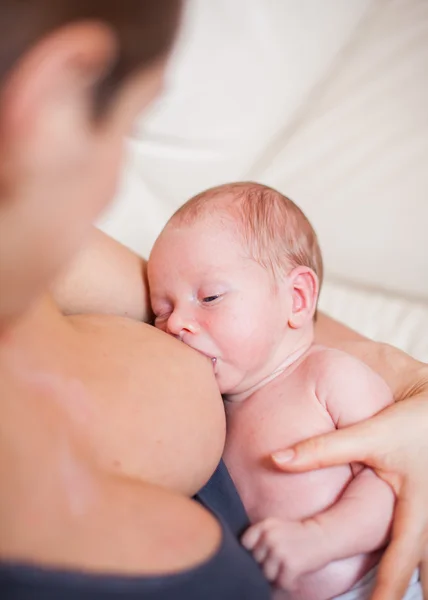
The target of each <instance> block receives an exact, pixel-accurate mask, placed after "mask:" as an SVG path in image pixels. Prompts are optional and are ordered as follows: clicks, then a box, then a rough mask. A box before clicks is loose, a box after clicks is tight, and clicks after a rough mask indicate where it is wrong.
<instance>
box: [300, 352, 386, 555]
mask: <svg viewBox="0 0 428 600" xmlns="http://www.w3.org/2000/svg"><path fill="white" fill-rule="evenodd" d="M323 354H324V356H323V357H322V361H323V365H322V367H323V373H322V375H321V377H320V379H319V384H318V386H317V396H318V398H319V400H320V402H321V403H322V404H323V405H324V406H325V407H326V409H327V410H328V412H329V414H330V415H331V417H332V419H333V421H334V422H335V424H336V427H337V428H338V429H341V428H343V427H347V426H349V425H352V424H353V423H356V422H358V421H362V420H363V419H366V418H368V417H371V416H372V415H374V414H376V413H377V412H379V411H380V410H382V409H383V408H386V407H387V406H388V405H390V404H393V397H392V393H391V390H390V389H389V387H388V386H387V385H386V383H385V382H384V381H383V379H381V378H380V377H379V375H377V374H376V373H375V372H374V371H372V370H371V369H369V368H368V367H367V366H366V365H365V364H363V363H361V362H359V361H358V360H356V359H355V358H353V357H352V356H349V355H346V354H342V353H341V352H339V351H335V350H327V351H325V353H323ZM351 467H352V470H353V472H354V475H355V478H354V479H353V480H352V481H351V483H350V484H349V485H348V486H347V487H346V489H345V491H344V492H343V494H342V496H341V498H340V500H339V501H338V502H336V503H335V504H334V505H333V506H332V507H331V508H329V509H328V510H326V511H324V512H322V513H320V514H318V515H315V516H314V517H313V518H312V519H310V520H309V522H310V523H311V524H312V525H314V526H316V527H318V528H319V530H320V533H321V536H320V540H319V541H320V544H321V545H320V546H319V552H320V553H322V552H325V559H326V563H328V562H331V561H332V560H336V559H341V558H347V557H349V556H354V555H356V554H363V553H366V552H373V551H374V550H377V549H379V548H382V547H383V546H385V544H386V543H387V541H388V534H389V529H390V525H391V521H392V516H393V510H394V502H395V497H394V494H393V491H392V489H391V488H390V487H389V485H388V484H387V483H385V482H384V481H383V480H382V479H380V478H379V477H378V476H377V475H376V474H375V473H374V471H372V470H371V469H368V468H365V467H362V466H360V465H351ZM308 524H309V523H308ZM322 540H324V542H322Z"/></svg>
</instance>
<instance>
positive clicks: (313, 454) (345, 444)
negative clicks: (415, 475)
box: [271, 417, 391, 473]
mask: <svg viewBox="0 0 428 600" xmlns="http://www.w3.org/2000/svg"><path fill="white" fill-rule="evenodd" d="M390 436H391V433H390ZM390 436H389V437H390ZM381 447H382V436H381V434H380V431H379V423H378V417H374V418H372V419H370V420H368V421H362V422H360V423H357V424H356V425H352V426H350V427H345V428H343V429H339V430H336V431H333V432H331V433H326V434H323V435H319V436H317V437H313V438H310V439H307V440H304V441H302V442H299V443H298V444H295V445H294V446H293V447H292V448H288V449H286V450H279V451H276V452H274V453H273V454H272V455H271V457H272V461H273V462H274V464H275V465H276V467H277V468H278V469H280V470H282V471H288V472H294V473H297V472H301V471H308V470H311V469H321V468H324V467H330V466H335V465H342V464H347V463H351V462H364V463H366V464H367V465H369V466H373V465H372V461H371V457H372V456H373V455H374V454H375V455H376V456H379V454H380V451H381ZM381 453H382V454H383V451H382V452H381Z"/></svg>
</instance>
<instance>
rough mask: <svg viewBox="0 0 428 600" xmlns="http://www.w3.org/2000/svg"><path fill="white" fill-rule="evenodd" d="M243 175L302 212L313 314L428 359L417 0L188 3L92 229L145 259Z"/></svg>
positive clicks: (425, 122) (427, 235)
mask: <svg viewBox="0 0 428 600" xmlns="http://www.w3.org/2000/svg"><path fill="white" fill-rule="evenodd" d="M243 179H244V180H247V179H251V180H258V181H261V182H264V183H267V184H270V185H272V186H274V187H276V188H278V189H279V190H281V191H282V192H284V193H285V194H287V195H289V196H291V197H292V198H293V199H294V200H295V201H296V202H297V203H298V204H300V205H301V206H302V208H303V209H304V210H305V212H306V213H307V215H308V216H309V218H310V219H311V220H312V222H313V224H314V226H315V228H316V230H317V231H318V234H319V237H320V240H321V245H322V248H323V253H324V258H325V264H326V282H325V285H324V288H323V291H322V295H321V307H322V308H323V309H324V310H325V311H327V312H329V313H330V314H332V315H333V316H335V317H337V318H339V319H340V320H342V321H344V322H346V323H348V324H350V325H351V326H353V327H354V328H356V329H358V330H359V331H361V332H363V333H365V334H367V335H369V336H371V337H373V338H375V339H379V340H384V341H389V342H391V343H393V344H395V345H397V346H399V347H401V348H403V349H404V350H406V351H408V352H410V353H411V354H413V355H414V356H415V357H418V358H419V359H421V360H424V361H427V362H428V2H427V1H426V0H215V1H214V2H213V1H212V0H189V2H188V5H187V10H186V14H185V17H184V22H183V27H182V31H181V35H180V39H179V43H178V45H177V49H176V52H175V55H174V57H173V60H172V63H171V66H170V70H169V75H168V85H167V87H166V90H165V92H164V94H163V96H162V97H161V99H160V100H159V101H158V102H157V103H156V105H155V106H153V107H152V108H151V110H150V112H149V114H145V115H143V116H142V117H141V120H140V123H139V124H138V126H137V127H136V129H135V131H134V133H133V136H132V138H131V139H130V140H129V143H128V161H127V164H126V166H125V169H124V175H123V179H122V184H121V187H120V190H119V192H118V195H117V199H116V202H115V203H114V205H113V206H112V207H111V208H110V209H109V211H108V212H107V213H106V214H105V215H104V217H103V218H102V220H101V222H100V227H101V228H102V229H104V230H105V231H107V232H108V233H110V234H111V235H113V236H114V237H116V238H117V239H119V240H121V241H122V242H123V243H125V244H127V245H128V246H130V247H131V248H133V249H134V250H136V251H137V252H139V253H141V254H143V255H147V254H148V252H149V251H150V247H151V245H152V243H153V240H154V239H155V237H156V235H157V234H158V232H159V231H160V229H161V228H162V226H163V224H164V223H165V221H166V219H167V218H168V217H169V216H170V215H171V213H172V212H173V211H174V210H175V209H176V208H177V207H178V206H179V205H180V204H181V203H182V202H183V201H184V200H186V199H187V198H188V197H190V196H191V195H193V194H194V193H196V192H199V191H201V190H202V189H204V188H207V187H209V186H211V185H214V184H218V183H223V182H225V181H232V180H243Z"/></svg>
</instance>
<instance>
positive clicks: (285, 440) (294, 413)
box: [224, 385, 350, 521]
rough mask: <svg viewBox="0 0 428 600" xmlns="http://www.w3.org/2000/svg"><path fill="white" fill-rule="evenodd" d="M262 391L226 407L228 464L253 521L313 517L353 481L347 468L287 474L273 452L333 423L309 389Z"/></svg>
mask: <svg viewBox="0 0 428 600" xmlns="http://www.w3.org/2000/svg"><path fill="white" fill-rule="evenodd" d="M262 392H263V393H258V395H257V396H254V397H253V398H250V399H248V400H247V401H245V402H243V403H242V405H241V406H237V407H234V406H232V407H228V408H227V413H228V417H227V439H226V447H225V452H224V459H225V461H226V465H227V467H228V469H229V471H230V474H231V476H232V478H233V480H234V482H235V485H236V486H237V489H238V492H239V493H240V495H241V498H242V500H243V502H244V505H245V507H246V509H247V512H248V514H249V517H250V519H251V520H252V521H256V520H259V519H261V518H264V517H266V516H278V517H280V518H289V519H299V518H304V517H305V516H309V515H312V514H315V513H316V512H319V511H320V510H323V509H324V508H325V507H326V506H328V505H330V504H331V503H332V502H333V501H335V500H336V498H337V495H338V493H340V492H341V490H342V489H343V486H344V485H346V483H347V482H348V481H349V477H350V469H349V467H348V466H346V467H336V468H331V469H323V470H319V471H314V472H311V473H304V474H299V475H286V474H284V473H281V472H279V471H277V470H275V468H274V467H273V464H272V461H271V459H270V454H271V453H272V452H274V451H276V450H278V449H281V448H286V447H288V446H291V445H293V444H295V443H296V442H298V441H300V440H303V439H307V438H309V437H312V436H315V435H319V434H321V433H325V432H328V431H332V430H333V429H335V425H334V423H333V421H332V419H331V417H330V415H329V414H328V412H327V410H326V409H325V408H324V407H323V406H322V405H321V404H320V403H319V401H318V399H317V398H316V396H315V393H314V391H313V389H311V388H310V386H304V385H295V386H293V385H288V386H281V387H278V386H276V387H273V388H271V389H269V388H264V389H263V390H262Z"/></svg>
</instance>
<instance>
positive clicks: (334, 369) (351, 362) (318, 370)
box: [301, 344, 371, 378]
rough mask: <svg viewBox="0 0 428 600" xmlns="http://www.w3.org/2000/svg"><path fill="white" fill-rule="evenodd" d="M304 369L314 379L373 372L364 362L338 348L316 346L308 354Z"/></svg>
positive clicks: (303, 365)
mask: <svg viewBox="0 0 428 600" xmlns="http://www.w3.org/2000/svg"><path fill="white" fill-rule="evenodd" d="M301 366H302V369H304V370H305V371H307V374H308V375H312V376H313V377H321V376H323V377H328V378H329V377H334V378H336V377H337V375H338V373H343V374H350V373H355V372H360V371H365V372H366V371H371V369H370V368H369V367H368V366H367V365H365V364H364V363H363V362H362V361H360V360H359V359H357V358H355V357H354V356H352V355H351V354H348V353H347V352H343V351H342V350H338V349H337V348H329V347H327V346H321V345H318V344H314V345H313V346H312V347H311V348H310V350H309V351H308V353H307V354H306V356H305V358H304V360H303V362H302V365H301Z"/></svg>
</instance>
